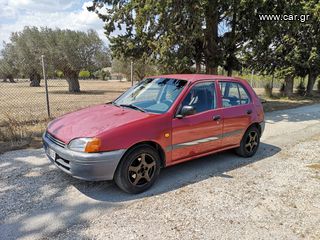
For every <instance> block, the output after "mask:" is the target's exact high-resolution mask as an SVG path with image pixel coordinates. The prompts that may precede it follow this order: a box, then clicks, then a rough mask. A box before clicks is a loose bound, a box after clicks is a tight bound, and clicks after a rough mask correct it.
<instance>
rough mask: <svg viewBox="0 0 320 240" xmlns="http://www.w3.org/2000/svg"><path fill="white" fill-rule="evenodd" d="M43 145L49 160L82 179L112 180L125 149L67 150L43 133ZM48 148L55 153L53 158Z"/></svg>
mask: <svg viewBox="0 0 320 240" xmlns="http://www.w3.org/2000/svg"><path fill="white" fill-rule="evenodd" d="M42 139H43V146H44V149H45V152H46V155H47V157H48V158H49V160H50V161H51V162H52V163H54V164H55V165H56V166H57V167H58V168H59V169H61V170H62V171H64V172H65V173H67V174H69V175H71V176H73V177H75V178H78V179H82V180H89V181H98V180H112V179H113V175H114V172H115V171H116V168H117V166H118V163H119V162H120V160H121V158H122V156H123V154H124V153H125V151H126V150H125V149H120V150H116V151H110V152H101V153H82V152H75V151H71V150H69V149H68V148H67V147H61V146H59V145H57V144H56V143H54V142H53V141H52V140H51V139H50V138H48V136H47V135H46V134H43V136H42ZM48 148H50V149H52V150H53V151H54V152H55V153H56V157H55V159H53V158H52V157H51V156H50V155H49V154H48Z"/></svg>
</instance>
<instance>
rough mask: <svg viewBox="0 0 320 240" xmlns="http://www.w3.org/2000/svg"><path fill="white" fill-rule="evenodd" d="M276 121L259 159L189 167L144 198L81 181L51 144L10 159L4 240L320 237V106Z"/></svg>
mask: <svg viewBox="0 0 320 240" xmlns="http://www.w3.org/2000/svg"><path fill="white" fill-rule="evenodd" d="M266 122H267V124H266V131H265V133H264V135H263V137H262V144H261V146H260V150H259V151H258V153H257V154H256V156H254V157H253V158H250V159H243V158H239V157H237V156H236V155H234V154H233V153H232V151H228V152H224V153H220V154H216V155H211V156H209V157H205V158H201V159H198V160H194V161H191V162H188V163H185V164H180V165H178V166H174V167H171V168H168V169H165V170H164V171H162V173H161V175H160V179H159V180H158V182H157V183H156V184H155V186H154V187H153V188H152V189H151V190H150V191H148V192H146V193H143V194H140V195H128V194H125V193H123V192H121V191H120V190H118V189H117V187H116V186H115V185H114V184H113V183H112V182H99V183H90V182H84V181H80V180H76V179H73V178H72V177H69V176H67V175H65V174H64V173H62V172H61V171H60V170H58V169H56V167H54V166H52V165H51V164H50V163H49V162H48V160H47V159H46V158H45V156H44V152H43V150H41V149H39V150H31V149H30V150H19V151H13V152H8V153H6V154H3V155H0V234H1V237H0V238H1V239H17V238H20V239H43V238H45V239H46V238H55V239H142V238H143V239H305V238H307V239H320V228H319V226H320V201H319V197H320V104H317V105H312V106H306V107H300V108H297V109H291V110H285V111H281V112H272V113H268V114H267V115H266Z"/></svg>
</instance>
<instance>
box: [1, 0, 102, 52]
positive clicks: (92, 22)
mask: <svg viewBox="0 0 320 240" xmlns="http://www.w3.org/2000/svg"><path fill="white" fill-rule="evenodd" d="M89 5H91V1H83V0H82V1H74V0H0V8H1V11H0V48H1V47H2V42H3V41H8V40H9V37H10V34H11V32H16V31H21V30H22V29H23V27H24V26H37V27H44V26H47V27H50V28H62V29H72V30H81V31H86V30H88V29H94V30H96V31H97V32H98V34H99V36H100V37H101V38H102V39H103V40H104V41H105V42H106V43H107V39H106V37H105V35H104V33H103V25H104V24H103V22H102V21H101V20H100V19H99V18H98V17H97V15H96V14H95V13H92V12H88V11H87V9H86V7H87V6H89Z"/></svg>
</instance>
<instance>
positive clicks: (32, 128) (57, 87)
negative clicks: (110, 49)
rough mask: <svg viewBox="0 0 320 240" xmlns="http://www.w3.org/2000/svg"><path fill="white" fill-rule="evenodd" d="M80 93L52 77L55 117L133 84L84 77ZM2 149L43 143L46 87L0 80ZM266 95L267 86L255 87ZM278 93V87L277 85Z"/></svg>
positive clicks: (283, 101)
mask: <svg viewBox="0 0 320 240" xmlns="http://www.w3.org/2000/svg"><path fill="white" fill-rule="evenodd" d="M80 86H81V91H82V92H81V93H78V94H70V93H68V85H67V82H66V81H65V80H49V81H48V88H49V99H50V108H51V115H52V117H57V116H59V115H62V114H64V113H66V112H70V111H74V110H77V109H80V108H84V107H87V106H90V105H94V104H99V103H105V102H108V101H111V100H113V99H115V98H116V97H117V96H119V95H120V94H121V93H122V92H123V91H125V90H126V89H128V88H129V87H130V86H131V83H130V82H119V81H99V80H81V81H80ZM0 89H1V94H0V153H1V152H4V151H8V150H12V149H18V148H25V147H40V146H41V134H42V133H43V131H44V130H45V127H46V125H47V122H48V121H49V119H48V117H47V109H46V101H45V88H44V84H43V83H42V86H41V87H37V88H31V87H29V81H27V80H20V81H18V82H17V83H2V82H0ZM255 91H256V92H257V94H258V95H259V96H260V97H262V98H264V89H263V88H257V89H255ZM274 93H275V95H277V93H278V90H277V89H274ZM315 102H320V96H317V97H314V98H302V97H299V96H294V97H293V98H290V99H287V98H278V97H273V98H267V103H265V104H264V108H265V111H266V112H269V111H275V110H281V109H287V108H294V107H298V106H302V105H307V104H312V103H315Z"/></svg>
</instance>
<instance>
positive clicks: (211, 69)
mask: <svg viewBox="0 0 320 240" xmlns="http://www.w3.org/2000/svg"><path fill="white" fill-rule="evenodd" d="M206 74H211V75H217V74H218V68H217V67H210V66H208V65H206Z"/></svg>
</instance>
